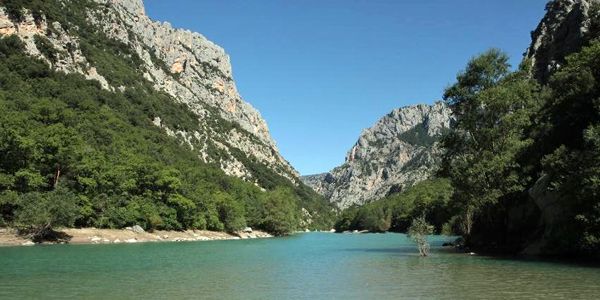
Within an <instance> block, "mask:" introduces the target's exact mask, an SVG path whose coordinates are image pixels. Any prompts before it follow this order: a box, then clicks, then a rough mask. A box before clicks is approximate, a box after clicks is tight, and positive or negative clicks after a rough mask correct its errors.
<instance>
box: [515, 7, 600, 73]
mask: <svg viewBox="0 0 600 300" xmlns="http://www.w3.org/2000/svg"><path fill="white" fill-rule="evenodd" d="M598 4H600V1H599V0H554V1H550V2H549V3H548V4H547V5H546V14H545V16H544V18H543V19H542V21H541V22H540V23H539V25H538V26H537V28H536V29H535V30H534V31H533V32H532V33H531V39H532V42H531V46H529V48H528V49H527V52H526V54H525V58H527V59H530V63H531V66H532V75H533V77H534V78H536V79H537V80H539V81H541V82H542V83H545V82H546V81H547V80H548V79H549V77H550V74H552V72H553V71H555V70H556V69H558V68H560V66H561V65H562V64H564V60H565V56H567V55H568V54H570V53H573V52H576V51H578V50H579V49H580V48H581V46H582V45H583V43H584V42H585V40H586V39H587V37H588V35H589V34H590V30H592V31H595V30H597V28H595V27H596V26H597V24H595V23H597V21H596V22H594V19H595V18H594V17H593V15H594V13H597V12H595V8H594V6H597V5H598Z"/></svg>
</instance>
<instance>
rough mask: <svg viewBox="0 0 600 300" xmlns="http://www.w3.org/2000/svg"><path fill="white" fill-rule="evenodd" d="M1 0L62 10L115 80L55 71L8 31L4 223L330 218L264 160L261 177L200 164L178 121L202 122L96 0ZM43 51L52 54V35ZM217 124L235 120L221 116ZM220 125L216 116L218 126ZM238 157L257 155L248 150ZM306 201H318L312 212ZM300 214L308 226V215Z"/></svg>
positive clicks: (285, 227)
mask: <svg viewBox="0 0 600 300" xmlns="http://www.w3.org/2000/svg"><path fill="white" fill-rule="evenodd" d="M84 2H85V3H84ZM74 3H75V4H74V5H73V6H69V7H62V6H61V4H59V2H58V1H3V2H2V5H4V6H5V7H7V8H8V12H9V13H10V14H11V16H12V17H13V18H17V19H18V18H22V14H21V13H20V12H22V10H21V9H22V8H27V9H29V10H30V11H31V12H32V13H33V15H34V17H35V16H40V15H42V14H43V15H44V16H45V17H46V18H48V19H49V20H60V23H61V24H63V26H67V27H68V28H67V29H68V30H69V31H71V33H72V34H73V35H76V36H77V37H78V38H79V39H80V41H79V42H80V44H81V45H82V51H83V52H84V53H86V57H88V58H89V59H90V60H92V61H93V63H94V66H96V68H97V70H98V72H99V73H101V74H102V75H104V76H105V77H106V78H108V79H109V81H110V82H111V83H112V84H114V85H115V86H122V88H120V89H116V90H115V91H109V90H107V89H103V88H102V87H101V85H100V84H99V83H98V82H96V81H91V80H86V79H85V78H84V77H83V76H81V75H79V74H64V73H61V72H56V71H54V70H53V69H51V68H50V67H49V65H48V64H47V63H46V62H45V61H44V60H42V59H37V58H33V57H31V56H28V55H26V54H25V51H24V49H23V47H24V46H23V44H22V42H21V41H20V39H19V38H17V37H15V36H8V37H3V38H1V39H0V112H1V113H0V153H2V159H0V226H15V227H18V228H20V229H22V230H23V231H26V232H32V233H33V234H34V235H43V234H45V233H47V232H48V231H49V229H50V228H52V227H56V226H82V227H83V226H94V227H101V228H122V227H125V226H131V225H134V224H138V225H141V226H142V227H144V228H146V229H150V230H151V229H165V230H181V229H193V228H197V229H210V230H224V231H235V230H239V229H241V228H243V227H245V226H252V227H256V228H260V229H265V230H266V231H270V232H273V233H276V234H286V233H289V232H291V231H293V230H296V229H299V228H300V227H303V228H304V227H310V228H328V227H329V226H330V223H329V222H330V219H331V217H330V216H331V213H332V208H331V207H330V206H329V205H327V204H326V202H325V201H324V200H323V199H322V197H320V196H319V195H317V194H316V193H315V192H314V191H312V190H310V189H309V188H307V187H306V186H304V185H302V184H299V185H296V184H294V183H292V182H291V181H290V180H288V179H286V178H284V177H282V176H280V175H278V174H276V173H275V172H274V171H273V170H271V169H269V168H268V167H267V166H265V165H263V164H262V163H261V162H258V161H253V162H252V164H251V165H252V171H253V173H254V174H256V177H257V183H258V185H259V186H262V187H264V188H266V191H263V190H262V189H261V188H260V187H258V186H257V185H255V184H253V183H250V182H245V181H242V180H241V179H238V178H234V177H230V176H226V175H225V174H224V173H223V172H222V171H221V170H220V169H219V166H217V165H212V164H206V163H203V162H202V161H201V160H200V159H199V158H198V157H197V154H196V153H194V152H193V151H190V149H189V146H188V145H186V144H185V143H183V142H182V141H181V140H179V139H177V138H176V137H170V136H168V135H167V134H165V133H164V131H163V130H162V129H160V128H159V127H157V126H155V125H154V124H153V123H152V120H153V119H154V118H155V117H156V116H161V118H162V121H163V124H165V125H167V126H168V127H169V128H173V129H194V130H199V131H201V130H203V129H202V128H201V127H200V126H199V125H198V117H197V116H196V115H194V113H192V112H191V111H190V110H189V109H188V108H187V107H186V106H185V105H183V104H178V103H176V102H175V101H174V100H173V99H172V98H171V97H170V96H168V95H166V94H164V93H162V92H159V91H157V90H155V89H154V88H153V87H152V85H151V84H150V83H149V82H148V81H147V80H145V79H144V78H143V76H142V72H140V70H138V65H139V64H137V63H136V62H137V61H138V60H139V57H138V56H137V55H136V54H135V53H134V52H132V51H130V50H129V49H128V48H127V47H126V46H125V45H123V44H121V43H119V42H116V41H113V40H111V39H109V38H107V37H106V36H104V35H103V34H102V33H101V32H100V31H98V30H96V29H95V28H94V27H93V26H90V25H89V24H87V23H86V21H85V20H86V19H85V12H86V8H89V7H87V6H86V5H87V4H89V5H92V4H91V3H88V2H87V1H74ZM36 43H40V44H43V45H45V46H44V48H43V49H45V51H43V52H42V55H44V56H45V58H47V59H48V60H50V61H51V59H52V56H53V55H52V54H53V52H52V48H51V47H52V46H51V45H50V44H48V43H45V42H44V39H43V38H42V37H38V38H37V39H36ZM212 118H214V119H215V120H214V123H215V124H217V125H219V124H221V125H219V126H235V124H232V123H231V122H228V121H225V120H223V119H221V118H219V117H218V116H212ZM217 127H218V126H217ZM239 156H240V158H244V159H248V160H249V158H246V157H245V156H243V155H242V154H240V155H239ZM302 208H306V209H307V210H308V211H310V212H312V214H313V215H312V216H310V220H308V221H309V222H307V220H306V218H303V215H302V210H301V209H302ZM301 222H304V223H302V226H301Z"/></svg>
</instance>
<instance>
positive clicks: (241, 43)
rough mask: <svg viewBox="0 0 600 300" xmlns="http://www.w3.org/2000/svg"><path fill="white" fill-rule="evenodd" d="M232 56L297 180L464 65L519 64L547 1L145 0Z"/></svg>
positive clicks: (328, 164)
mask: <svg viewBox="0 0 600 300" xmlns="http://www.w3.org/2000/svg"><path fill="white" fill-rule="evenodd" d="M144 4H145V6H146V14H148V15H149V16H150V17H151V18H152V19H155V20H159V21H167V22H169V23H171V24H172V25H173V26H174V27H177V28H185V29H189V30H191V31H196V32H199V33H201V34H202V35H204V36H205V37H207V38H208V39H209V40H211V41H213V42H214V43H216V44H218V45H220V46H221V47H223V48H224V49H225V51H226V52H227V53H228V54H229V56H230V57H231V62H232V66H233V77H234V80H235V82H236V85H237V87H238V91H239V92H240V94H241V95H242V98H244V100H246V101H247V102H249V103H251V104H252V105H253V106H254V107H256V108H257V109H258V110H259V111H260V113H261V114H262V116H263V118H265V119H266V121H267V123H268V125H269V129H270V131H271V135H272V136H273V138H274V139H275V141H276V143H277V146H278V148H279V150H280V152H281V153H282V155H283V156H284V157H285V158H286V159H287V160H288V161H289V162H290V163H291V164H292V166H294V167H295V168H296V169H297V170H298V171H299V172H300V174H302V175H308V174H315V173H322V172H327V171H329V170H331V169H332V168H334V167H336V166H338V165H340V164H342V163H343V162H344V158H345V156H346V153H347V151H348V150H349V149H350V148H351V147H352V146H353V145H354V143H355V142H356V140H357V139H358V137H359V135H360V133H361V131H362V130H363V129H365V128H368V127H371V126H372V125H373V124H375V122H376V121H377V120H378V119H379V118H381V117H383V116H384V115H385V114H387V113H389V112H390V111H391V110H393V109H395V108H398V107H402V106H407V105H413V104H418V103H428V104H431V103H433V102H435V101H437V100H440V99H441V98H442V94H443V91H444V88H446V87H447V86H449V85H450V84H452V83H453V82H454V80H455V78H456V74H457V73H458V72H459V71H460V70H462V69H464V67H465V65H466V63H467V62H468V60H469V59H470V58H471V57H473V56H474V55H476V54H478V53H481V52H483V51H485V50H487V49H489V48H492V47H495V48H500V49H502V50H504V51H505V52H507V53H508V54H509V55H510V56H511V63H512V65H513V66H514V67H516V66H518V64H519V62H520V61H521V58H522V56H523V53H524V52H525V50H526V49H527V47H528V46H529V43H530V41H531V36H530V32H531V31H532V30H534V29H535V27H536V26H537V24H538V22H539V21H540V20H541V18H542V16H543V14H544V7H545V4H546V0H494V1H493V0H427V1H423V0H295V1H292V0H260V1H259V0H255V1H248V0H211V1H205V0H170V1H165V0H144Z"/></svg>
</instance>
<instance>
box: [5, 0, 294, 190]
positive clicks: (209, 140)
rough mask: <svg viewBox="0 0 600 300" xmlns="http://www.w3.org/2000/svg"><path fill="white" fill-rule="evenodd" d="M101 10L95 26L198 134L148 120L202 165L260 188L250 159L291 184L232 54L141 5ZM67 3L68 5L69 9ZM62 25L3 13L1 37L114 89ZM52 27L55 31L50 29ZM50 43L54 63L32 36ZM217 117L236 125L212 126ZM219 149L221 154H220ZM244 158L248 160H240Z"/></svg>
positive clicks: (103, 4) (118, 0) (115, 4)
mask: <svg viewBox="0 0 600 300" xmlns="http://www.w3.org/2000/svg"><path fill="white" fill-rule="evenodd" d="M93 1H94V2H95V3H96V4H97V6H96V7H93V8H90V9H89V10H88V11H87V18H88V20H89V22H90V24H92V25H94V26H95V27H97V28H99V29H101V30H102V32H103V33H104V34H105V35H106V36H108V37H109V38H111V39H114V40H117V41H120V42H122V43H124V44H125V45H126V46H127V47H129V48H130V49H132V50H133V52H134V53H136V54H137V55H138V56H139V57H140V58H141V60H142V62H143V65H142V66H140V70H142V71H141V72H143V76H144V78H145V79H147V80H148V81H150V82H151V83H152V84H153V85H154V88H155V89H156V90H158V91H162V92H165V93H167V94H169V95H170V96H171V97H172V98H173V99H174V100H175V101H177V102H179V103H184V104H185V105H186V106H187V107H188V108H189V109H190V111H192V112H193V113H194V114H196V115H197V116H198V120H199V121H200V127H201V129H200V130H195V131H193V132H187V131H183V130H177V129H175V128H169V127H168V126H167V125H165V124H163V122H162V121H161V118H160V116H158V117H156V118H155V119H154V120H151V121H152V122H153V123H154V124H155V125H156V126H158V127H160V128H162V129H163V130H164V131H165V133H166V134H168V135H170V136H174V137H177V138H178V139H179V140H180V141H181V143H182V144H184V145H187V146H189V147H190V148H191V149H192V150H194V151H196V152H197V153H198V157H199V159H201V160H203V161H205V162H207V163H214V164H216V165H218V166H220V167H221V169H222V170H223V171H224V172H225V173H226V174H228V175H232V176H237V177H240V178H243V179H245V180H248V181H251V182H256V178H253V175H252V172H251V169H250V167H249V166H248V165H247V164H248V161H254V162H255V163H259V164H262V165H265V166H267V167H268V168H269V169H271V170H273V171H275V172H276V173H278V174H279V175H282V176H284V177H286V178H288V179H290V180H291V181H293V182H297V177H298V173H297V172H296V171H295V170H294V169H293V168H292V167H291V165H290V164H289V163H288V162H287V161H286V160H285V159H283V157H282V156H281V155H280V154H279V151H278V149H277V147H276V145H275V142H274V141H273V139H272V138H271V135H270V133H269V129H268V127H267V124H266V122H265V120H264V119H263V118H262V117H261V115H260V113H259V112H258V111H257V110H256V109H255V108H253V107H252V106H251V105H250V104H249V103H247V102H245V101H244V100H243V99H242V98H241V96H240V95H239V93H238V91H237V88H236V85H235V82H234V81H233V76H232V70H231V64H230V60H229V56H228V55H227V54H226V53H225V51H224V50H223V49H222V48H221V47H219V46H217V45H215V44H214V43H212V42H211V41H209V40H207V39H206V38H205V37H203V36H202V35H201V34H199V33H193V32H190V31H188V30H183V29H174V28H172V27H171V25H170V24H168V23H161V22H155V21H152V20H151V19H150V18H149V17H148V16H146V14H145V11H144V6H143V2H142V1H141V0H93ZM68 3H69V1H64V3H63V5H68ZM62 25H64V24H59V23H57V22H54V23H52V24H48V23H47V22H46V19H45V18H43V20H42V21H41V22H39V21H38V22H36V21H35V20H34V18H33V17H32V16H31V14H28V13H26V14H25V19H24V20H23V21H21V22H20V23H15V22H14V21H13V20H11V19H10V18H9V17H8V15H7V14H6V13H5V10H4V9H3V8H1V7H0V36H4V35H11V34H16V35H17V36H19V37H20V38H21V39H22V40H23V41H24V43H25V45H26V48H27V52H28V53H29V54H30V55H33V56H36V57H40V58H42V59H45V60H46V61H47V62H48V63H49V64H50V65H51V66H52V67H53V68H54V69H56V70H59V71H63V72H66V73H80V74H83V75H84V76H86V78H88V79H91V80H97V81H98V82H100V84H101V86H102V87H103V88H105V89H107V90H111V91H123V90H125V88H126V87H123V86H111V85H110V84H109V81H107V80H106V78H105V77H103V75H102V74H99V73H98V71H97V69H96V68H95V66H94V65H93V64H91V63H90V61H89V60H88V59H87V58H86V57H85V55H84V54H83V53H82V51H81V46H80V43H79V37H77V36H71V35H69V34H68V33H67V32H65V31H64V30H63V29H62ZM49 29H51V30H49ZM35 35H39V36H44V37H46V38H47V39H48V40H49V41H50V43H51V44H52V46H53V47H54V48H55V49H56V50H58V52H59V53H60V55H59V58H58V59H57V60H56V61H55V62H52V61H49V60H48V59H46V58H44V57H43V55H42V54H41V51H40V49H37V47H36V43H35V42H34V38H33V37H34V36H35ZM215 118H220V119H222V120H225V122H230V123H231V124H234V125H235V126H221V125H215V122H214V120H215ZM215 151H219V152H220V154H219V155H215V154H214V153H215ZM240 153H241V155H242V156H244V157H243V158H241V157H240Z"/></svg>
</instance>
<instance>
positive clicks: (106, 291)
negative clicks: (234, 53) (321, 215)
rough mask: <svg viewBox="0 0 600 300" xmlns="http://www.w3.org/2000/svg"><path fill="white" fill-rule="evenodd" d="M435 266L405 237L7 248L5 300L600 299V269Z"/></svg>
mask: <svg viewBox="0 0 600 300" xmlns="http://www.w3.org/2000/svg"><path fill="white" fill-rule="evenodd" d="M448 239H449V238H443V237H433V238H432V245H433V247H432V249H433V253H432V255H431V256H430V257H427V258H421V257H419V256H417V250H416V248H415V247H414V246H413V245H412V244H411V243H410V242H409V241H408V240H407V238H406V237H405V236H404V235H401V234H330V233H306V234H298V235H294V236H291V237H286V238H276V239H262V240H236V241H214V242H186V243H148V244H127V245H125V244H118V245H51V246H34V247H11V248H0V298H2V299H31V298H45V299H47V298H78V299H130V298H147V299H150V298H151V299H157V298H158V299H165V298H180V299H181V298H189V299H192V298H193V299H199V298H200V299H399V298H427V299H431V298H438V299H470V298H486V299H599V298H600V268H593V267H586V266H583V265H570V264H559V263H550V262H540V261H518V260H508V259H495V258H489V257H483V256H469V255H466V254H458V253H454V252H451V251H447V250H443V249H441V247H440V246H441V243H443V241H444V240H448Z"/></svg>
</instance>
